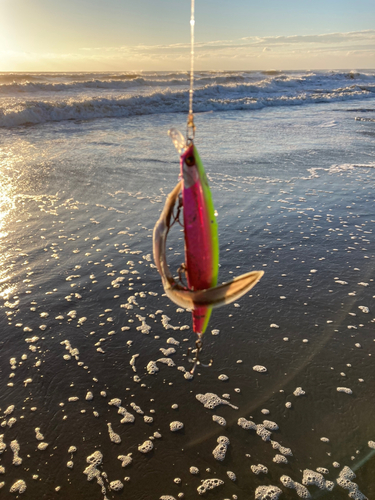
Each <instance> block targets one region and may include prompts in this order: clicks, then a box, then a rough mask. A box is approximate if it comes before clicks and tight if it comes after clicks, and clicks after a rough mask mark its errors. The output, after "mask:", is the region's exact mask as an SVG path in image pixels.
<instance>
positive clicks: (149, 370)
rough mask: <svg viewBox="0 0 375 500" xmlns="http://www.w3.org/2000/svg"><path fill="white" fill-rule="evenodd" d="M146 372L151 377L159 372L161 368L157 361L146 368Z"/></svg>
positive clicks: (151, 362)
mask: <svg viewBox="0 0 375 500" xmlns="http://www.w3.org/2000/svg"><path fill="white" fill-rule="evenodd" d="M146 370H147V373H148V374H149V375H154V374H155V373H156V372H158V371H159V368H158V365H157V364H156V362H155V361H150V362H149V363H148V365H147V366H146Z"/></svg>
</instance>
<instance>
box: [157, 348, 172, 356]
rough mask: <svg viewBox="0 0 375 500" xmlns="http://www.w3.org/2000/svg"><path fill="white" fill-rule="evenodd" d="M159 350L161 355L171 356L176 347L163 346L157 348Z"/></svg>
mask: <svg viewBox="0 0 375 500" xmlns="http://www.w3.org/2000/svg"><path fill="white" fill-rule="evenodd" d="M159 351H161V353H162V354H163V356H166V357H167V356H171V355H172V354H174V353H175V352H176V349H175V348H174V347H170V348H169V349H164V347H161V348H160V349H159Z"/></svg>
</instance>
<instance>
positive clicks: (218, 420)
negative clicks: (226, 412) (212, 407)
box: [212, 415, 227, 426]
mask: <svg viewBox="0 0 375 500" xmlns="http://www.w3.org/2000/svg"><path fill="white" fill-rule="evenodd" d="M212 420H213V421H214V422H216V423H217V424H219V425H222V426H225V425H227V421H226V420H225V418H224V417H220V416H219V415H212Z"/></svg>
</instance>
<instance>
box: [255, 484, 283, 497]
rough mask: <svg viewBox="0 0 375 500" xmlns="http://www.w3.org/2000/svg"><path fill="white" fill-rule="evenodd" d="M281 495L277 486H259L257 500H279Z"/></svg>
mask: <svg viewBox="0 0 375 500" xmlns="http://www.w3.org/2000/svg"><path fill="white" fill-rule="evenodd" d="M281 493H282V491H281V490H280V488H278V487H277V486H272V485H269V486H258V488H257V489H256V490H255V500H277V499H278V498H279V496H280V495H281Z"/></svg>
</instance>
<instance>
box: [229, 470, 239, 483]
mask: <svg viewBox="0 0 375 500" xmlns="http://www.w3.org/2000/svg"><path fill="white" fill-rule="evenodd" d="M227 476H228V477H229V479H230V480H231V481H236V480H237V476H236V474H235V473H234V472H232V471H231V470H228V471H227Z"/></svg>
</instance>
